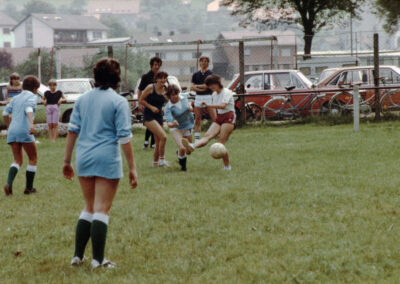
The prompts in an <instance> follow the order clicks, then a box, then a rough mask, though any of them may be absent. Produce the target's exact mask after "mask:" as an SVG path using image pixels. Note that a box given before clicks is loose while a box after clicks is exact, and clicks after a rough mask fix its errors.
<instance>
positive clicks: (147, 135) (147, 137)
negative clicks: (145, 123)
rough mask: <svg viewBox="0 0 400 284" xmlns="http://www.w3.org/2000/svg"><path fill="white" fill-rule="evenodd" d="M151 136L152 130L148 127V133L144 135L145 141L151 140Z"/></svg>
mask: <svg viewBox="0 0 400 284" xmlns="http://www.w3.org/2000/svg"><path fill="white" fill-rule="evenodd" d="M150 136H151V131H150V130H149V129H147V128H146V133H145V135H144V141H145V142H146V141H147V142H149V139H150Z"/></svg>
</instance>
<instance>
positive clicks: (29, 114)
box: [26, 108, 35, 134]
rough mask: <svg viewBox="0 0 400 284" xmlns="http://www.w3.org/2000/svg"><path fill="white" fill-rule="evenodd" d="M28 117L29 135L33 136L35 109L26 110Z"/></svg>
mask: <svg viewBox="0 0 400 284" xmlns="http://www.w3.org/2000/svg"><path fill="white" fill-rule="evenodd" d="M26 115H27V116H28V120H29V134H33V133H34V132H35V128H34V127H33V109H32V108H30V109H28V110H26Z"/></svg>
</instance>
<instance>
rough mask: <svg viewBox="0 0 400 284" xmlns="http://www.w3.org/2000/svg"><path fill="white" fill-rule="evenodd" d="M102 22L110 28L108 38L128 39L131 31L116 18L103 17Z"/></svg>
mask: <svg viewBox="0 0 400 284" xmlns="http://www.w3.org/2000/svg"><path fill="white" fill-rule="evenodd" d="M100 22H102V23H103V24H104V25H106V26H107V27H109V28H110V29H111V30H110V31H109V32H108V37H111V38H112V37H127V36H129V31H128V30H127V28H126V27H125V26H124V24H123V23H122V22H121V21H120V20H119V19H118V18H117V17H115V16H108V17H101V19H100Z"/></svg>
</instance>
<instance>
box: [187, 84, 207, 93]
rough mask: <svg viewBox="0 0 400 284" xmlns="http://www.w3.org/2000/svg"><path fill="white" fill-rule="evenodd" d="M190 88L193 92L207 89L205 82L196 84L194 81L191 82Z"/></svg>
mask: <svg viewBox="0 0 400 284" xmlns="http://www.w3.org/2000/svg"><path fill="white" fill-rule="evenodd" d="M190 90H191V91H195V92H204V91H205V90H207V86H206V85H205V84H202V85H196V84H195V83H192V85H191V87H190Z"/></svg>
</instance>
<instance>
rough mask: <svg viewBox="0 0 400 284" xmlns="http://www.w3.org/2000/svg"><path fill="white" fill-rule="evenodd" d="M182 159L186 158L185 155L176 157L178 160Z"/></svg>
mask: <svg viewBox="0 0 400 284" xmlns="http://www.w3.org/2000/svg"><path fill="white" fill-rule="evenodd" d="M184 158H186V155H183V156H180V155H178V159H184Z"/></svg>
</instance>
